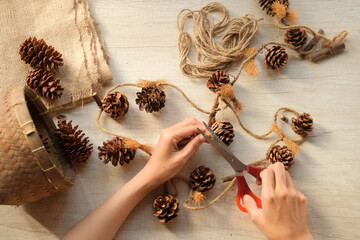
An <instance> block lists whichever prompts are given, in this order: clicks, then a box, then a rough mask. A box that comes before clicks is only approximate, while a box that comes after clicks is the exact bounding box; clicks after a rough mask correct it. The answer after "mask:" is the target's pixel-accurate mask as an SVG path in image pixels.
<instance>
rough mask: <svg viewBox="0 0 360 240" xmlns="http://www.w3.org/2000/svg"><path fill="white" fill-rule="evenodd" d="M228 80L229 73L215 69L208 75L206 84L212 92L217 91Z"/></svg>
mask: <svg viewBox="0 0 360 240" xmlns="http://www.w3.org/2000/svg"><path fill="white" fill-rule="evenodd" d="M229 82H230V78H229V74H227V73H226V72H225V71H219V70H218V71H216V72H214V73H213V74H211V76H210V77H209V79H208V81H207V83H206V86H207V87H208V88H209V89H210V91H212V92H217V91H219V90H220V87H222V86H224V85H226V84H227V83H229Z"/></svg>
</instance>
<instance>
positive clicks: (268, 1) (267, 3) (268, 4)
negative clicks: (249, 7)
mask: <svg viewBox="0 0 360 240" xmlns="http://www.w3.org/2000/svg"><path fill="white" fill-rule="evenodd" d="M276 1H277V2H279V3H281V4H283V5H284V6H285V7H286V8H287V9H288V8H289V5H290V2H289V0H260V1H259V4H260V6H261V7H262V9H263V10H264V11H266V14H268V15H270V16H275V13H274V11H273V9H272V4H273V3H274V2H276Z"/></svg>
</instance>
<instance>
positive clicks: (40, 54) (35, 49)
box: [19, 37, 63, 72]
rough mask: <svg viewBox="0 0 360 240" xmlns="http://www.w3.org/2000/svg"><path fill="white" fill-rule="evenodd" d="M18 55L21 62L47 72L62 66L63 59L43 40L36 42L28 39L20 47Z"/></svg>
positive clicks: (33, 39)
mask: <svg viewBox="0 0 360 240" xmlns="http://www.w3.org/2000/svg"><path fill="white" fill-rule="evenodd" d="M19 54H20V56H21V60H23V61H24V62H25V63H28V64H30V66H31V67H34V68H37V67H38V68H42V69H44V70H47V71H51V70H54V71H55V72H56V71H57V70H58V68H59V66H62V65H63V59H62V58H61V56H62V55H61V54H60V53H59V52H58V51H55V49H54V47H53V46H48V45H47V44H46V42H45V41H44V39H40V40H37V39H36V37H34V38H31V37H29V38H28V39H26V40H25V41H24V42H23V43H22V44H21V45H20V50H19Z"/></svg>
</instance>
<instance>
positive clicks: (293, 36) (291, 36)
mask: <svg viewBox="0 0 360 240" xmlns="http://www.w3.org/2000/svg"><path fill="white" fill-rule="evenodd" d="M306 40H307V33H306V31H305V30H304V29H302V28H300V27H297V28H289V29H288V30H286V33H285V39H284V41H285V42H286V43H289V44H291V45H293V46H294V48H295V49H298V48H301V47H302V46H304V44H305V43H306Z"/></svg>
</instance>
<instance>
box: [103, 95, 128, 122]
mask: <svg viewBox="0 0 360 240" xmlns="http://www.w3.org/2000/svg"><path fill="white" fill-rule="evenodd" d="M102 108H103V110H104V112H105V113H106V114H107V115H109V116H110V117H112V118H117V117H122V116H124V115H125V114H126V113H127V112H128V111H129V101H128V99H127V97H126V96H125V94H123V93H120V92H114V93H111V94H109V95H108V96H107V97H106V98H105V99H104V101H103V103H102Z"/></svg>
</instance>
